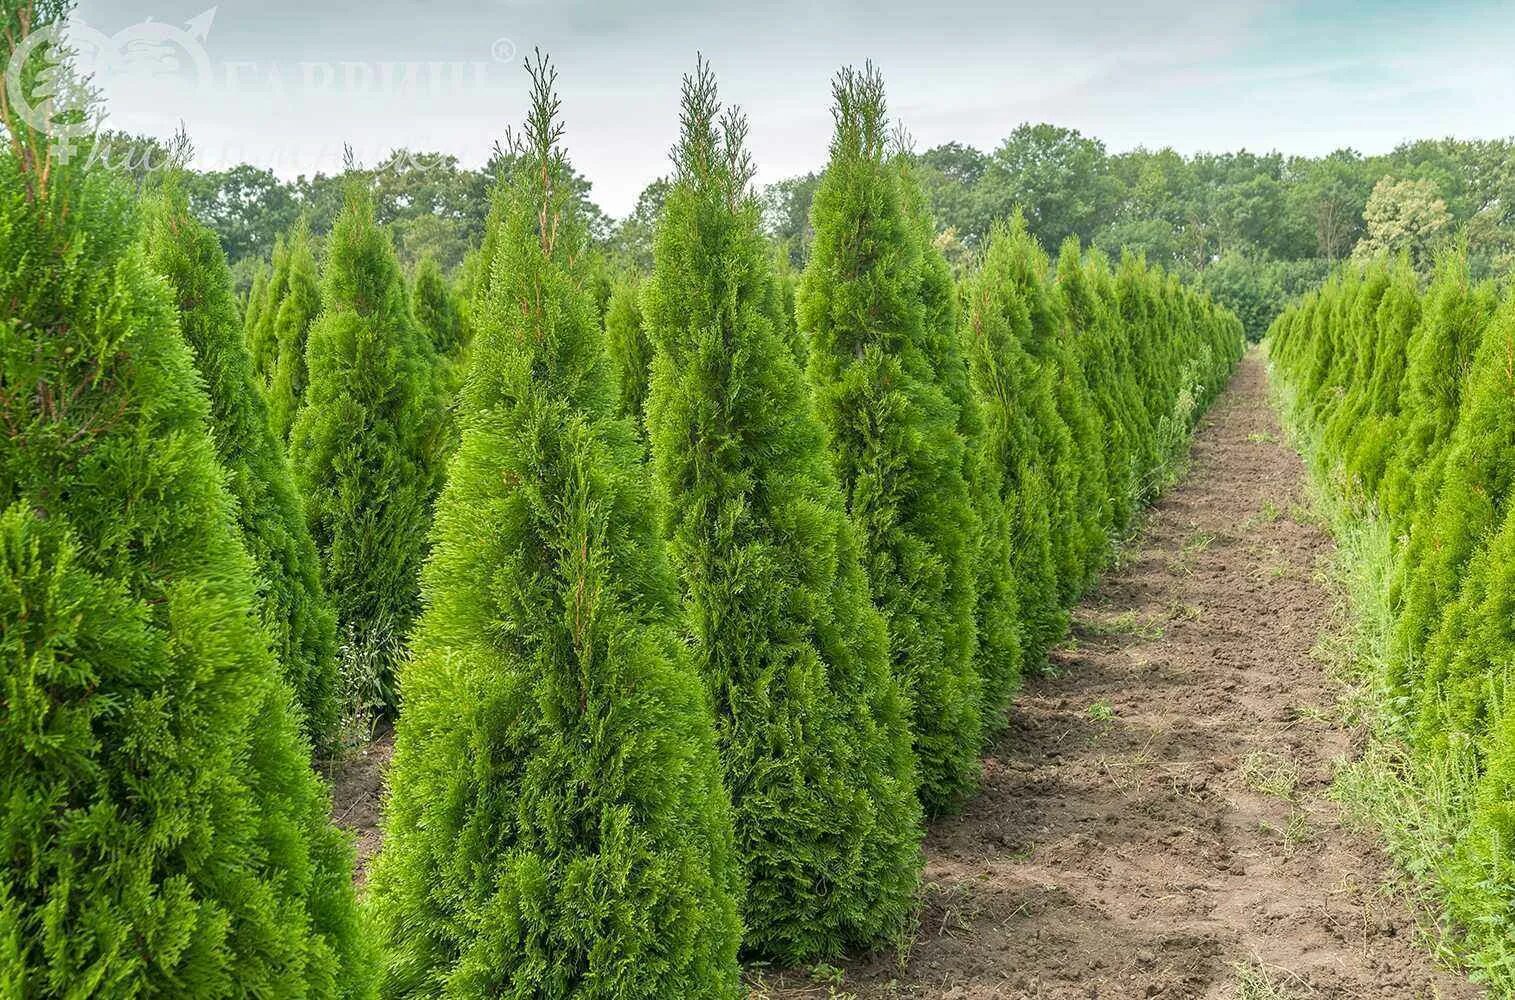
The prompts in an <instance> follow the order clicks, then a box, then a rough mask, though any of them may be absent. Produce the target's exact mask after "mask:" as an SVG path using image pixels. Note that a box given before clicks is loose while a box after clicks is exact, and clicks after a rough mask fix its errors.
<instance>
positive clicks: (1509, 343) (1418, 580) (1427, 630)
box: [1395, 293, 1515, 745]
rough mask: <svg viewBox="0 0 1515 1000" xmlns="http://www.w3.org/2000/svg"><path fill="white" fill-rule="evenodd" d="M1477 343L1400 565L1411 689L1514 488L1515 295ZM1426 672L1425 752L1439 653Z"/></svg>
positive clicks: (1402, 641) (1432, 729)
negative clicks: (1438, 472)
mask: <svg viewBox="0 0 1515 1000" xmlns="http://www.w3.org/2000/svg"><path fill="white" fill-rule="evenodd" d="M1481 339H1482V343H1481V344H1480V345H1479V347H1478V352H1477V354H1476V355H1475V357H1474V359H1473V363H1472V369H1471V371H1470V372H1469V374H1468V376H1467V378H1466V381H1465V387H1464V390H1463V394H1462V396H1463V398H1462V406H1461V410H1462V415H1461V417H1460V419H1459V420H1458V423H1457V427H1456V429H1455V430H1454V431H1453V432H1452V437H1451V440H1450V441H1449V442H1448V444H1447V447H1446V458H1445V462H1444V474H1443V477H1442V482H1441V488H1440V490H1439V492H1438V493H1437V495H1436V497H1435V498H1434V499H1428V500H1427V501H1426V502H1425V503H1424V504H1423V505H1421V509H1420V510H1419V511H1418V512H1417V514H1416V516H1415V519H1414V521H1413V522H1412V526H1411V529H1410V538H1409V541H1408V542H1407V543H1406V545H1405V549H1404V552H1403V553H1402V554H1401V556H1400V560H1399V567H1400V574H1399V592H1400V593H1401V594H1402V595H1403V596H1402V603H1401V605H1400V608H1399V616H1398V619H1397V621H1396V622H1395V638H1396V640H1397V642H1396V649H1397V652H1398V658H1397V660H1396V662H1397V663H1399V664H1400V665H1401V666H1403V667H1406V668H1407V669H1409V671H1410V674H1411V676H1410V678H1409V683H1411V684H1414V683H1416V677H1415V676H1414V675H1415V674H1416V673H1417V671H1416V668H1415V666H1414V664H1415V662H1416V661H1417V660H1418V658H1419V656H1420V653H1421V651H1422V648H1423V646H1424V643H1425V641H1426V639H1427V638H1429V636H1430V635H1431V633H1432V632H1433V630H1434V629H1435V627H1436V625H1437V623H1438V622H1440V621H1441V616H1442V612H1443V610H1444V608H1445V607H1446V605H1447V604H1448V603H1450V602H1451V601H1453V600H1454V598H1455V597H1456V596H1457V592H1458V588H1459V587H1461V586H1463V585H1465V584H1467V583H1469V582H1471V581H1470V580H1468V579H1467V574H1466V570H1467V564H1468V561H1469V560H1470V559H1471V558H1472V557H1473V554H1474V552H1475V551H1476V550H1477V549H1478V548H1480V547H1481V546H1482V545H1483V544H1484V543H1485V542H1486V541H1487V539H1488V537H1489V536H1490V535H1492V534H1493V533H1494V532H1496V531H1497V530H1498V529H1499V526H1500V525H1501V524H1503V522H1504V515H1505V510H1506V509H1507V507H1508V504H1509V499H1510V491H1511V487H1512V486H1515V293H1508V294H1506V296H1505V300H1504V303H1503V305H1502V306H1501V307H1500V309H1499V311H1498V312H1497V313H1496V314H1495V316H1494V317H1493V319H1492V320H1491V322H1490V323H1489V324H1488V325H1487V327H1485V329H1484V331H1483V335H1482V338H1481ZM1473 599H1476V596H1475V597H1474V598H1473ZM1461 638H1462V637H1461V636H1456V637H1454V638H1452V639H1451V642H1452V644H1453V645H1456V644H1457V643H1458V642H1459V641H1460V639H1461ZM1427 667H1428V671H1427V673H1426V674H1425V675H1424V676H1423V677H1421V678H1419V685H1420V688H1421V695H1420V718H1421V720H1422V725H1423V732H1422V736H1423V737H1424V739H1423V740H1422V743H1423V745H1424V744H1425V743H1426V740H1428V739H1429V738H1430V737H1431V736H1433V735H1434V734H1435V733H1436V732H1437V731H1438V730H1439V729H1440V727H1441V721H1442V719H1441V716H1442V712H1441V711H1440V709H1439V707H1438V706H1439V704H1440V703H1441V702H1442V700H1443V697H1444V691H1443V683H1442V682H1443V681H1444V680H1445V679H1446V678H1447V674H1448V672H1449V671H1448V666H1447V655H1446V650H1445V647H1443V652H1442V654H1441V655H1439V656H1437V657H1436V659H1435V661H1434V662H1432V663H1429V664H1427Z"/></svg>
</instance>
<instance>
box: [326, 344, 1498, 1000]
mask: <svg viewBox="0 0 1515 1000" xmlns="http://www.w3.org/2000/svg"><path fill="white" fill-rule="evenodd" d="M1303 476H1304V470H1303V468H1302V466H1301V464H1300V461H1299V459H1298V457H1297V456H1296V455H1295V454H1294V453H1293V452H1292V451H1291V450H1290V449H1289V448H1288V446H1287V445H1286V444H1285V443H1284V442H1283V440H1282V434H1281V432H1280V430H1279V426H1278V423H1277V420H1276V418H1275V417H1274V414H1273V412H1272V410H1271V409H1270V407H1269V405H1268V400H1267V390H1266V376H1265V373H1264V368H1263V364H1262V362H1261V361H1260V360H1259V359H1258V358H1256V357H1255V356H1254V357H1249V358H1248V359H1247V360H1246V361H1245V362H1244V363H1243V365H1242V367H1241V369H1240V371H1239V372H1238V374H1237V376H1236V379H1235V381H1234V382H1233V384H1232V385H1231V387H1230V388H1229V389H1228V390H1227V392H1226V393H1225V395H1224V396H1222V398H1221V399H1220V400H1219V401H1218V402H1217V404H1216V405H1215V407H1214V408H1213V409H1212V410H1211V411H1210V413H1209V414H1208V416H1207V417H1206V419H1205V420H1204V421H1203V423H1202V425H1201V427H1200V430H1199V432H1198V434H1197V436H1196V438H1195V442H1194V451H1193V461H1192V467H1191V469H1190V471H1189V474H1188V476H1187V477H1186V478H1185V480H1184V481H1183V482H1182V483H1181V484H1180V485H1178V486H1176V487H1175V488H1174V489H1172V490H1171V491H1170V492H1169V493H1168V494H1167V495H1166V496H1165V497H1164V498H1163V499H1162V501H1161V502H1160V503H1158V504H1157V505H1156V506H1155V507H1154V508H1153V510H1152V511H1151V512H1150V513H1149V514H1148V516H1147V519H1146V522H1145V524H1144V526H1143V530H1142V532H1141V534H1140V535H1139V537H1137V538H1136V539H1135V540H1134V541H1133V542H1132V543H1131V545H1130V546H1129V547H1128V549H1127V552H1126V555H1125V557H1124V558H1123V559H1122V561H1121V564H1120V565H1119V566H1117V567H1116V568H1115V569H1113V570H1112V571H1111V572H1110V573H1109V574H1107V576H1106V577H1105V578H1104V580H1103V582H1102V583H1101V584H1100V586H1099V587H1098V588H1097V589H1096V591H1095V592H1094V593H1093V594H1091V595H1090V597H1089V598H1088V599H1087V600H1086V601H1085V603H1084V604H1083V605H1082V606H1081V607H1080V608H1079V609H1078V610H1077V612H1076V614H1075V622H1076V624H1075V628H1074V635H1073V638H1072V640H1071V641H1070V642H1069V643H1068V644H1067V646H1066V647H1065V648H1063V649H1061V650H1059V651H1057V653H1056V654H1055V655H1054V663H1053V667H1054V675H1053V676H1048V677H1039V678H1034V679H1032V680H1030V681H1028V683H1027V685H1026V688H1025V690H1024V691H1023V693H1022V694H1021V696H1020V697H1019V699H1018V700H1017V703H1016V705H1015V708H1014V710H1013V712H1012V715H1011V725H1010V728H1009V731H1008V732H1007V733H1006V734H1005V736H1004V737H1003V738H1002V739H1001V740H1000V742H999V744H998V745H997V746H996V747H994V748H993V751H992V753H991V754H990V756H989V757H988V759H987V760H986V762H985V768H984V770H985V777H984V785H983V790H982V792H981V793H980V794H979V795H978V796H977V797H976V798H975V799H973V800H972V801H971V802H970V803H969V804H968V805H967V807H966V808H965V810H964V812H963V814H962V815H961V816H958V817H955V818H952V819H948V820H945V821H942V822H939V823H937V824H935V825H934V826H933V828H932V830H931V832H930V834H929V836H928V838H927V841H926V860H927V863H926V873H925V889H924V893H923V900H922V906H921V910H920V916H919V927H918V931H917V933H916V935H915V937H914V940H913V941H912V942H911V944H910V945H909V946H908V947H906V948H904V949H901V950H899V951H891V952H888V953H883V954H879V955H876V956H873V957H871V958H866V959H862V960H858V961H855V962H849V963H843V964H842V965H841V967H834V966H819V967H817V968H815V969H809V970H797V971H790V972H787V973H779V972H773V971H770V970H753V971H752V972H751V973H750V976H749V980H750V982H751V996H752V997H753V998H754V1000H757V998H773V1000H780V998H784V1000H788V998H802V997H803V998H843V997H856V998H859V1000H873V998H879V1000H882V998H927V997H933V998H941V1000H985V998H1037V1000H1044V998H1046V1000H1050V998H1057V1000H1063V998H1075V997H1076V998H1128V997H1130V998H1154V997H1156V998H1173V1000H1198V998H1203V1000H1211V998H1232V997H1234V998H1237V1000H1282V998H1300V1000H1304V998H1359V997H1361V998H1375V1000H1396V998H1404V1000H1427V998H1454V997H1455V998H1464V997H1476V996H1480V995H1481V994H1480V993H1479V992H1478V991H1477V990H1475V989H1474V988H1472V987H1471V986H1469V985H1468V984H1467V983H1466V982H1465V981H1463V980H1462V979H1461V978H1460V977H1457V976H1456V975H1453V974H1450V973H1447V972H1443V971H1440V970H1438V969H1437V968H1436V967H1435V966H1434V964H1433V962H1432V959H1431V958H1430V955H1429V953H1428V951H1427V950H1426V948H1425V947H1424V946H1423V945H1422V944H1421V942H1420V940H1419V933H1418V931H1417V926H1416V923H1415V920H1414V917H1413V915H1412V914H1411V913H1410V912H1409V911H1408V910H1407V909H1406V907H1405V905H1404V904H1403V903H1402V902H1401V897H1400V894H1398V893H1397V892H1395V891H1394V890H1393V889H1392V888H1391V885H1392V882H1393V879H1394V876H1393V874H1392V872H1391V869H1390V867H1389V865H1388V863H1387V861H1386V860H1385V859H1384V858H1383V856H1382V852H1381V850H1380V849H1379V848H1378V847H1377V846H1376V845H1375V844H1374V843H1373V841H1372V840H1371V839H1369V838H1366V837H1364V836H1362V835H1359V834H1356V833H1354V832H1352V831H1349V830H1346V829H1344V828H1343V827H1342V826H1341V825H1340V824H1339V822H1338V820H1337V817H1336V809H1335V807H1334V805H1333V804H1332V803H1331V802H1330V801H1329V799H1328V798H1327V793H1328V790H1329V784H1330V780H1331V776H1332V774H1333V772H1334V767H1335V765H1334V763H1333V762H1334V761H1335V760H1336V759H1338V758H1341V757H1343V756H1346V755H1348V754H1349V753H1350V752H1351V738H1350V736H1349V734H1348V733H1346V732H1345V731H1343V730H1342V729H1341V728H1339V727H1338V726H1337V724H1336V723H1335V722H1334V721H1333V719H1334V718H1335V716H1334V714H1333V713H1332V712H1331V707H1332V705H1333V704H1334V703H1335V700H1336V697H1337V688H1336V686H1335V685H1334V683H1333V682H1332V681H1331V680H1330V679H1329V678H1328V676H1327V673H1326V669H1325V667H1324V666H1323V665H1322V664H1321V663H1320V662H1319V661H1318V660H1317V659H1315V658H1312V655H1311V652H1312V649H1313V648H1314V647H1315V646H1316V643H1317V641H1318V640H1319V638H1320V637H1321V635H1322V633H1323V631H1324V630H1326V629H1327V628H1329V627H1331V625H1330V622H1331V606H1332V599H1331V596H1330V594H1329V592H1328V590H1327V588H1326V585H1325V583H1324V582H1323V579H1324V578H1323V576H1322V570H1323V568H1324V566H1325V565H1326V561H1327V560H1328V559H1329V556H1330V551H1331V543H1330V540H1329V539H1328V538H1327V537H1326V536H1325V535H1324V534H1323V533H1322V531H1321V530H1320V529H1319V528H1318V527H1316V526H1315V525H1314V524H1313V521H1312V519H1311V518H1310V517H1309V516H1308V515H1307V514H1306V513H1305V511H1304V509H1303V507H1302V506H1301V505H1302V504H1304V503H1305V494H1304V481H1303ZM388 752H389V743H388V741H387V740H381V741H379V742H378V743H376V744H375V745H374V746H373V747H372V748H371V749H370V750H369V751H368V752H367V753H366V754H365V755H363V756H362V757H360V758H358V759H357V760H356V761H355V762H354V763H353V764H351V765H350V766H349V767H348V768H347V770H346V772H344V773H343V774H342V775H341V776H339V778H338V782H337V788H336V795H335V798H336V802H337V805H336V810H335V813H336V816H337V819H338V821H339V822H340V823H342V824H343V825H344V826H347V827H349V828H350V829H353V830H355V831H356V832H357V833H358V835H359V847H360V853H361V854H362V855H363V856H364V857H365V858H366V857H367V856H368V855H369V854H370V853H371V852H372V850H373V849H374V847H375V846H376V845H377V840H378V837H377V833H376V832H375V829H374V824H375V822H376V819H377V815H378V785H379V780H380V774H381V771H382V767H383V764H384V762H385V761H386V760H387V758H388ZM360 878H361V875H360Z"/></svg>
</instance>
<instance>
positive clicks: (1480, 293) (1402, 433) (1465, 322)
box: [1322, 254, 1495, 531]
mask: <svg viewBox="0 0 1515 1000" xmlns="http://www.w3.org/2000/svg"><path fill="white" fill-rule="evenodd" d="M1494 304H1495V293H1494V290H1493V286H1492V285H1488V284H1477V285H1475V284H1474V283H1473V281H1472V279H1471V277H1470V276H1469V274H1468V267H1467V261H1466V259H1465V258H1464V257H1462V256H1460V255H1458V254H1443V255H1442V256H1441V257H1440V258H1439V259H1438V261H1437V264H1436V270H1435V273H1434V275H1433V276H1432V278H1431V285H1430V288H1429V289H1427V291H1426V294H1425V298H1424V302H1423V305H1422V307H1421V321H1420V325H1419V326H1418V327H1417V328H1416V330H1415V332H1414V333H1413V334H1412V335H1411V337H1410V344H1409V348H1408V362H1407V368H1406V371H1405V382H1404V388H1403V390H1402V401H1401V406H1400V413H1401V420H1400V423H1399V427H1398V434H1399V439H1400V440H1399V446H1398V447H1397V448H1396V449H1395V451H1394V455H1393V458H1392V459H1390V461H1389V463H1388V467H1387V468H1386V470H1385V473H1384V477H1383V481H1382V484H1381V485H1380V488H1379V495H1378V499H1379V503H1380V505H1381V507H1382V508H1383V511H1384V513H1385V514H1386V515H1387V516H1388V518H1389V520H1390V522H1391V524H1392V525H1393V526H1394V527H1395V529H1396V530H1398V531H1404V530H1406V529H1407V528H1408V527H1409V521H1410V519H1411V518H1412V517H1413V516H1414V514H1415V512H1416V511H1417V510H1418V509H1419V506H1420V504H1421V503H1422V502H1430V500H1431V499H1432V498H1434V497H1435V495H1436V493H1437V491H1438V489H1439V488H1440V483H1441V468H1442V465H1441V459H1442V452H1443V449H1444V448H1445V445H1446V442H1447V439H1448V438H1449V437H1450V436H1451V434H1452V429H1453V428H1454V427H1455V426H1456V425H1457V415H1458V411H1459V409H1460V407H1461V405H1462V387H1463V382H1464V380H1465V378H1466V376H1467V371H1468V366H1469V365H1470V364H1471V363H1472V358H1473V354H1474V352H1475V351H1476V350H1477V349H1478V341H1479V336H1480V334H1481V333H1482V331H1483V328H1484V326H1485V324H1486V323H1487V322H1488V319H1489V316H1490V315H1492V313H1493V311H1494ZM1322 339H1324V338H1322Z"/></svg>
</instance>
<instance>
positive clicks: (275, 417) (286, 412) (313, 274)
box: [268, 220, 321, 441]
mask: <svg viewBox="0 0 1515 1000" xmlns="http://www.w3.org/2000/svg"><path fill="white" fill-rule="evenodd" d="M285 256H286V257H287V258H288V261H289V263H288V269H289V271H288V277H287V278H286V279H285V293H284V301H283V302H281V303H279V311H278V314H277V315H276V316H275V318H274V340H275V345H276V349H277V356H276V358H275V361H274V370H273V378H272V379H271V381H270V384H269V387H268V418H269V422H270V423H271V424H272V425H273V429H274V433H275V434H277V435H278V436H279V440H280V441H287V440H288V439H289V432H290V429H291V428H292V427H293V426H294V422H295V414H297V413H298V412H300V406H301V405H302V404H303V403H304V402H305V385H306V383H307V382H308V381H309V374H308V370H307V368H306V362H305V351H306V344H307V342H308V340H309V337H310V327H311V324H312V323H314V322H315V321H316V317H317V316H319V315H320V314H321V274H320V270H319V269H318V268H317V267H316V255H315V251H314V249H312V247H311V242H310V230H309V229H308V228H307V226H306V225H305V222H304V220H301V222H300V223H299V224H298V225H296V226H295V229H294V232H292V233H291V234H290V236H289V242H288V243H287V244H286V250H285Z"/></svg>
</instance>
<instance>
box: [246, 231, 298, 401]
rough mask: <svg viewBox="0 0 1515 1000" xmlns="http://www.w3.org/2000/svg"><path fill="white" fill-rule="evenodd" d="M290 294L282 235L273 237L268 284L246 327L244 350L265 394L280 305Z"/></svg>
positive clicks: (274, 361) (274, 363)
mask: <svg viewBox="0 0 1515 1000" xmlns="http://www.w3.org/2000/svg"><path fill="white" fill-rule="evenodd" d="M288 294H289V248H288V246H287V244H286V243H285V242H284V237H283V236H279V237H278V238H277V239H275V240H274V253H273V262H272V263H271V264H270V265H269V270H268V283H267V284H266V285H264V287H263V295H262V297H261V298H260V299H259V301H258V310H257V315H256V316H255V317H253V322H252V323H250V324H249V325H248V326H247V329H246V333H247V352H248V354H249V355H251V357H252V366H253V376H254V377H255V378H256V379H257V384H258V391H259V392H262V393H265V394H266V393H267V392H268V391H269V387H270V386H271V385H272V384H273V379H274V369H275V368H277V367H278V364H279V307H280V306H282V305H283V304H284V297H285V296H286V295H288Z"/></svg>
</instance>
